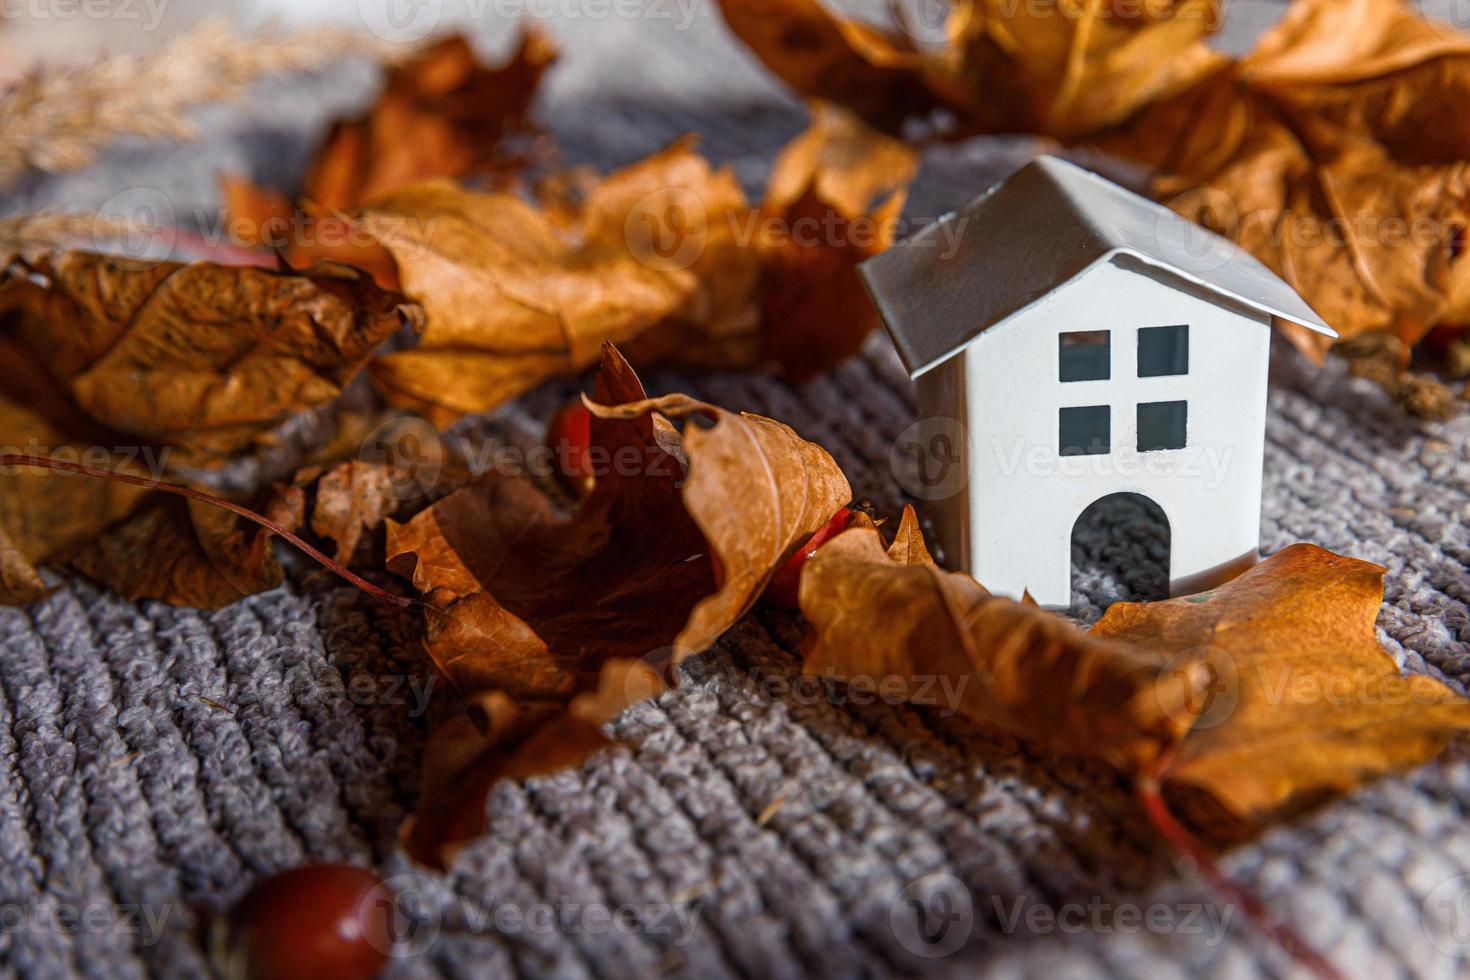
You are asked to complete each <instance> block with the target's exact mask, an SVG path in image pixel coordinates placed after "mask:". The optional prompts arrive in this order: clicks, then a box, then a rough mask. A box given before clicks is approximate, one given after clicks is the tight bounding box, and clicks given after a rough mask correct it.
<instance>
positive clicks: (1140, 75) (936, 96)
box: [720, 0, 1224, 138]
mask: <svg viewBox="0 0 1470 980" xmlns="http://www.w3.org/2000/svg"><path fill="white" fill-rule="evenodd" d="M720 9H721V11H722V12H723V13H724V15H725V19H726V21H727V22H728V23H729V24H730V27H731V29H732V30H734V31H735V33H736V34H737V35H739V36H740V37H741V39H742V40H744V41H745V42H746V43H747V44H748V45H750V47H751V49H752V50H753V51H754V52H755V53H756V55H757V56H759V57H760V58H761V59H762V60H763V61H764V62H765V63H766V65H767V67H769V68H770V69H771V70H772V71H773V72H775V73H776V74H777V75H778V76H780V77H781V78H782V79H784V80H785V81H786V82H787V83H788V84H790V85H791V86H792V87H794V88H795V89H796V90H797V91H799V92H801V93H803V94H805V95H809V96H814V97H818V98H823V99H830V100H832V101H835V102H839V103H841V104H844V105H846V106H848V107H849V108H851V109H853V110H854V111H856V112H857V113H859V114H860V115H862V116H863V117H864V118H866V119H867V120H869V121H870V122H872V123H873V124H874V125H876V126H879V127H880V128H884V129H887V130H890V131H897V130H898V128H899V127H900V125H901V124H902V123H903V122H904V121H906V120H908V119H912V118H917V117H923V116H926V115H928V114H930V113H931V112H932V111H933V110H934V109H935V108H936V107H943V108H947V109H949V110H951V111H952V112H954V113H955V114H957V115H958V116H959V118H960V120H961V127H962V128H963V129H964V130H965V131H969V132H975V131H981V132H1010V131H1029V132H1039V133H1046V134H1049V135H1053V136H1059V137H1063V138H1070V137H1074V136H1077V135H1081V134H1086V133H1091V132H1095V131H1096V130H1098V129H1100V128H1103V127H1106V126H1110V125H1113V124H1116V123H1119V122H1122V121H1123V120H1125V119H1126V118H1128V116H1130V115H1131V114H1132V113H1133V112H1135V111H1136V110H1137V109H1138V108H1140V107H1141V106H1143V105H1145V104H1147V103H1149V102H1152V101H1154V100H1157V99H1159V98H1163V97H1166V96H1169V95H1172V94H1174V93H1176V92H1179V91H1181V90H1183V89H1185V88H1187V87H1188V86H1189V85H1191V84H1193V83H1194V82H1195V81H1197V80H1198V79H1199V78H1201V77H1203V76H1204V75H1205V74H1207V73H1208V72H1210V71H1211V70H1213V69H1214V68H1216V67H1218V66H1219V65H1220V64H1221V62H1222V61H1223V60H1224V59H1223V58H1222V56H1220V55H1218V54H1216V53H1214V52H1212V51H1211V50H1210V49H1209V48H1208V47H1206V46H1205V44H1204V43H1203V38H1204V37H1205V36H1206V35H1207V34H1209V33H1210V32H1211V31H1213V30H1215V29H1216V28H1217V27H1218V26H1219V21H1220V11H1219V5H1218V3H1217V2H1216V0H1181V2H1177V3H1175V2H1163V3H1157V4H1149V5H1145V7H1144V8H1140V7H1139V6H1137V5H1131V6H1129V5H1120V4H1107V3H1102V2H1097V0H1081V2H1072V0H1053V2H1049V3H1032V4H1025V5H1019V6H1018V5H1017V4H1014V3H1010V2H1007V0H962V2H958V3H956V4H955V5H954V6H953V8H952V10H951V13H950V16H949V19H948V22H947V23H946V24H945V25H944V28H943V32H942V34H943V37H942V38H941V43H940V45H939V48H938V50H936V51H917V50H916V49H915V46H914V45H913V44H912V43H911V42H910V41H909V40H908V39H907V38H906V37H905V35H904V34H902V33H899V32H886V33H885V32H883V31H880V30H878V29H876V28H874V27H870V26H867V25H864V24H861V23H859V22H857V21H853V20H848V19H845V18H842V17H839V16H837V15H835V14H832V13H830V12H828V11H827V10H826V9H825V8H824V7H823V6H822V4H820V3H819V2H817V0H721V3H720ZM909 29H910V30H912V27H909Z"/></svg>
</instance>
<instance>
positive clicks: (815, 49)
mask: <svg viewBox="0 0 1470 980" xmlns="http://www.w3.org/2000/svg"><path fill="white" fill-rule="evenodd" d="M720 11H721V13H723V14H724V17H725V22H726V23H727V24H729V25H730V29H731V30H732V31H734V32H735V35H736V36H737V37H739V38H740V39H741V40H742V41H744V42H745V43H746V45H748V46H749V47H750V49H751V50H752V51H754V52H755V54H756V56H757V57H759V58H760V59H761V60H762V61H764V62H765V64H766V67H767V68H769V69H771V71H772V72H774V73H775V74H776V75H777V76H778V77H779V78H781V79H783V80H784V81H785V82H786V83H787V84H789V85H790V86H791V87H792V88H794V89H796V90H797V91H798V92H800V93H802V94H803V95H807V96H811V97H813V98H819V99H825V100H829V101H831V102H835V103H838V104H840V105H845V106H848V107H849V108H851V109H852V110H853V111H854V112H856V113H858V114H859V115H861V116H862V117H863V118H865V119H867V120H869V121H870V122H871V123H873V124H874V125H875V126H877V127H879V128H880V129H884V130H888V131H897V130H898V128H899V127H900V125H901V124H902V123H903V121H904V120H905V119H908V118H910V117H912V116H922V115H925V114H927V113H928V112H930V111H932V110H933V109H934V108H936V107H937V106H939V105H941V104H942V101H941V99H940V98H939V97H938V96H937V95H936V93H935V92H934V91H932V89H931V88H930V86H929V85H928V84H926V80H925V77H924V68H925V66H926V64H927V61H926V59H925V58H924V57H923V56H922V55H920V54H919V53H918V52H917V51H915V50H914V47H913V45H912V44H910V43H907V41H906V39H905V38H903V37H902V36H901V35H897V34H886V33H884V32H882V31H879V30H877V29H875V28H873V27H870V26H868V25H866V24H863V23H861V22H859V21H855V20H851V19H848V18H845V17H841V16H838V15H837V14H834V13H832V12H831V11H830V9H829V8H828V7H827V5H826V4H824V3H822V2H821V0H721V3H720Z"/></svg>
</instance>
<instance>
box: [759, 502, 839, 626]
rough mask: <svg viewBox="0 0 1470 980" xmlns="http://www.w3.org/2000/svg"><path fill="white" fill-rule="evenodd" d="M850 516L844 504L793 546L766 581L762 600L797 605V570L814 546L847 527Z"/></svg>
mask: <svg viewBox="0 0 1470 980" xmlns="http://www.w3.org/2000/svg"><path fill="white" fill-rule="evenodd" d="M852 517H853V514H852V511H850V510H848V509H847V508H846V507H844V508H842V509H841V510H839V511H838V512H837V513H836V514H834V515H833V516H832V519H831V520H830V521H828V522H827V523H826V524H823V525H822V526H821V527H820V528H818V529H817V533H816V534H813V535H812V536H811V537H809V538H807V539H806V544H804V545H802V546H801V547H800V548H798V549H796V554H794V555H792V556H791V557H790V558H788V559H786V564H784V565H782V566H781V567H780V568H778V569H777V570H776V574H775V575H772V576H771V581H770V584H768V585H767V586H766V594H765V599H766V601H767V602H769V603H770V604H771V605H773V606H779V607H780V608H782V609H796V608H799V606H800V602H799V601H798V596H799V594H800V588H801V572H802V569H803V568H805V567H806V563H807V560H808V559H810V558H811V556H812V555H815V554H816V553H817V549H818V548H820V547H821V546H822V545H824V544H826V543H827V542H828V541H831V540H832V539H833V538H835V537H837V535H839V534H841V533H842V532H843V531H845V530H847V526H848V525H849V524H851V523H852Z"/></svg>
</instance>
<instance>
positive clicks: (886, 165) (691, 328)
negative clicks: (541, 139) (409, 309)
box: [357, 111, 917, 426]
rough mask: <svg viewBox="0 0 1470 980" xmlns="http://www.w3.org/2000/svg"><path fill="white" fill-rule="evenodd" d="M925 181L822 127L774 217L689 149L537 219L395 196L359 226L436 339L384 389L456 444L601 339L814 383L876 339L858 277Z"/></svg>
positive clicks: (450, 190)
mask: <svg viewBox="0 0 1470 980" xmlns="http://www.w3.org/2000/svg"><path fill="white" fill-rule="evenodd" d="M916 166H917V157H916V155H915V154H914V151H913V150H912V149H910V148H908V147H905V146H903V145H902V144H900V143H898V142H897V141H894V140H891V139H887V138H886V137H881V136H879V135H878V134H876V133H874V132H872V131H871V130H868V129H866V127H863V126H862V125H861V124H860V123H858V122H857V121H856V120H855V119H853V118H851V117H845V116H841V115H840V114H838V113H836V112H833V111H823V112H820V113H819V115H818V118H817V120H816V121H815V123H814V125H813V128H812V129H811V130H810V131H809V132H808V133H807V134H805V135H803V136H802V137H800V138H799V139H798V140H797V141H796V142H795V143H793V144H792V146H791V147H789V148H788V150H787V152H786V153H785V154H783V156H782V157H781V159H780V160H778V161H777V165H776V168H775V170H774V172H773V176H772V180H771V194H770V196H769V198H768V200H767V203H766V205H764V206H763V207H762V208H761V209H754V208H752V207H751V206H750V205H749V204H748V202H747V201H746V198H745V195H744V193H743V192H742V191H741V189H740V187H739V184H738V183H737V182H736V180H735V178H734V176H733V174H731V173H730V172H729V171H728V170H723V169H722V170H715V169H713V168H711V166H710V165H709V163H708V162H707V161H706V160H705V159H704V158H703V157H701V156H700V155H699V154H698V153H697V152H696V151H695V149H694V147H693V144H692V141H690V140H681V141H679V142H678V143H675V144H674V145H673V146H671V147H669V148H668V149H666V150H664V151H662V152H660V153H657V154H655V155H654V156H652V157H649V158H647V159H645V160H643V161H640V162H639V163H636V164H633V165H632V166H629V167H627V168H625V169H623V170H620V171H618V172H616V173H614V174H611V175H609V176H608V177H606V178H604V179H601V180H590V181H585V182H583V184H582V185H581V186H580V187H579V188H578V191H579V195H578V196H577V197H576V198H575V199H573V198H572V197H571V196H570V194H569V191H568V188H567V187H566V186H560V187H558V188H557V192H556V193H554V194H547V195H545V198H546V199H545V201H544V202H543V205H542V206H541V207H537V206H536V205H533V204H531V203H528V202H527V201H525V200H524V199H522V198H521V197H519V196H516V195H511V194H503V193H502V194H482V193H474V192H471V191H467V190H464V189H462V188H460V187H457V186H455V185H452V184H448V183H443V182H440V183H430V184H424V185H420V186H418V187H415V188H411V189H409V190H406V191H403V192H401V193H398V194H394V195H390V196H388V197H386V198H384V199H382V200H380V201H378V202H377V203H376V204H375V205H374V206H372V207H370V208H368V209H367V210H365V211H364V212H363V213H362V214H361V215H360V216H359V217H358V219H357V221H358V224H359V225H360V226H361V227H363V228H364V229H366V230H367V231H368V232H370V233H371V234H372V235H374V236H375V237H376V238H377V240H378V241H380V242H381V243H382V244H383V246H384V247H385V248H386V249H387V250H388V251H389V252H390V253H392V256H393V259H394V261H395V263H396V265H397V268H398V274H399V278H400V280H401V281H402V283H403V288H404V290H405V291H406V292H408V293H409V294H410V295H412V296H415V297H419V298H421V299H422V301H423V302H424V304H425V305H426V307H427V310H428V328H427V330H426V331H425V333H424V336H423V338H422V340H421V342H420V343H419V344H418V345H417V346H416V347H413V348H411V349H407V350H403V351H396V352H394V353H392V354H389V355H387V356H385V357H383V358H380V359H379V360H377V361H376V362H374V364H373V367H372V373H373V377H374V379H375V380H376V381H377V383H378V385H379V387H380V388H381V389H382V390H383V391H384V393H385V394H386V395H387V396H388V397H389V398H390V399H392V400H393V401H394V402H395V403H397V404H400V405H404V406H407V407H411V408H414V409H416V410H418V411H421V412H423V413H424V414H426V415H427V416H428V417H429V418H430V419H431V420H433V421H434V422H435V424H438V425H441V426H442V425H447V424H449V423H450V422H452V421H453V420H454V419H456V418H458V417H459V416H460V415H462V414H463V413H466V412H472V411H484V410H487V409H490V408H493V407H495V406H496V405H499V404H501V403H503V402H504V401H506V400H508V399H510V398H512V397H514V396H515V395H517V394H519V393H521V392H522V391H524V390H526V389H528V388H530V387H532V386H534V385H536V384H537V383H539V382H540V381H542V380H544V379H545V378H548V377H551V376H555V375H566V374H572V373H575V372H577V371H580V370H582V369H585V368H586V367H588V366H590V365H591V364H593V363H595V361H596V357H597V352H598V350H599V349H600V347H601V344H602V343H603V342H604V341H611V342H614V343H617V344H619V345H620V346H625V347H627V349H628V350H629V354H630V356H631V357H633V358H634V359H635V360H636V361H639V362H642V363H649V362H653V361H660V360H677V361H680V362H682V363H692V364H718V365H720V366H722V367H725V368H731V367H750V366H754V365H756V364H760V363H763V362H765V361H775V362H777V363H780V364H781V365H782V366H784V367H785V368H786V370H787V373H788V374H790V375H792V376H794V377H798V378H799V377H807V376H810V375H811V374H814V373H816V372H818V371H820V370H822V369H823V368H825V367H827V366H829V365H830V364H833V363H836V362H837V361H839V360H841V359H842V358H844V357H846V356H847V355H849V354H850V353H852V351H853V350H855V349H856V348H857V346H858V345H859V344H860V343H861V342H862V339H863V337H865V336H866V335H867V334H868V333H869V332H870V331H871V330H872V328H873V326H874V325H875V323H876V320H875V318H874V314H873V311H872V308H871V306H870V304H868V303H867V301H866V300H865V299H863V295H864V294H863V293H862V290H861V289H860V287H859V284H858V281H857V277H856V275H855V273H854V271H853V270H854V267H855V266H856V264H857V263H858V262H860V261H861V260H863V259H864V258H867V257H868V256H869V255H872V254H874V253H875V252H877V251H879V250H881V249H882V248H884V247H886V245H887V244H888V242H889V241H890V240H891V236H892V232H893V225H894V221H895V219H896V217H897V213H898V211H899V209H900V208H901V206H902V203H903V195H902V192H901V191H900V190H898V188H901V187H902V186H903V185H904V184H906V183H907V182H908V180H909V179H910V178H911V177H912V175H913V172H914V170H915V168H916ZM883 195H887V196H886V199H885V200H884V201H883V203H881V204H880V205H878V206H877V208H876V210H875V211H873V212H871V213H870V212H869V211H868V208H869V206H870V204H871V202H872V201H873V199H874V198H878V197H882V196H883Z"/></svg>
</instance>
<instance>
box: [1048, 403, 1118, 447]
mask: <svg viewBox="0 0 1470 980" xmlns="http://www.w3.org/2000/svg"><path fill="white" fill-rule="evenodd" d="M1059 421H1060V424H1059V425H1058V427H1057V430H1058V431H1057V452H1058V453H1059V454H1060V455H1062V456H1096V455H1099V454H1101V453H1106V452H1108V451H1109V450H1110V449H1111V448H1112V443H1111V435H1110V433H1109V431H1108V430H1109V422H1110V419H1109V417H1108V406H1106V405H1084V406H1082V407H1081V408H1064V409H1062V411H1061V415H1060V420H1059Z"/></svg>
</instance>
